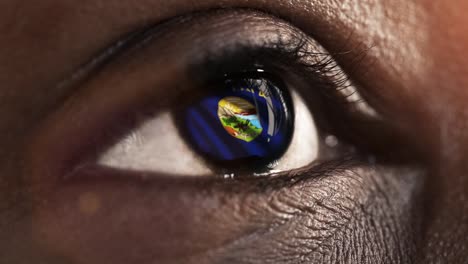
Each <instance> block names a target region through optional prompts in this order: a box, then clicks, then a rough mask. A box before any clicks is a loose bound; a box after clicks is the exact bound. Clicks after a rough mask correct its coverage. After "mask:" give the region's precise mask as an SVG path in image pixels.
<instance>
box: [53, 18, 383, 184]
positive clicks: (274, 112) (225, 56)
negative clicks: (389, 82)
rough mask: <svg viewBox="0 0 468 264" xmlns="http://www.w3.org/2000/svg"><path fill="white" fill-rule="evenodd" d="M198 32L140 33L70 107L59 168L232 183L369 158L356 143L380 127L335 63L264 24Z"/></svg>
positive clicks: (280, 25) (295, 36)
mask: <svg viewBox="0 0 468 264" xmlns="http://www.w3.org/2000/svg"><path fill="white" fill-rule="evenodd" d="M216 16H220V15H219V14H216V13H215V14H212V16H211V18H210V19H213V17H216ZM223 19H224V21H223V23H225V24H229V23H230V22H232V21H230V19H232V17H230V16H228V18H227V19H226V18H223ZM204 20H208V19H207V18H206V17H203V16H200V17H199V16H197V15H195V16H193V17H190V18H189V19H187V18H182V19H174V20H172V21H169V22H166V23H164V24H163V25H160V26H158V27H156V29H149V30H145V31H143V32H140V33H139V34H137V35H136V36H133V37H132V41H131V42H132V43H133V42H135V43H138V44H132V45H133V46H131V45H130V46H131V47H129V48H128V49H127V50H125V51H123V52H122V54H119V55H120V58H117V59H116V60H117V63H115V64H116V65H117V66H114V67H109V68H110V69H107V70H104V71H102V72H101V73H100V74H99V75H98V76H97V78H96V79H95V80H93V79H91V80H90V82H89V86H90V87H89V88H87V89H84V91H82V92H81V94H78V95H77V96H75V97H74V98H73V99H74V100H72V101H71V103H70V104H68V105H67V106H70V107H71V109H72V110H70V111H69V112H68V113H67V114H70V113H71V114H70V115H73V118H74V119H75V121H78V122H79V124H80V126H79V127H77V126H75V125H74V124H71V125H70V126H68V128H66V129H70V128H71V129H73V128H74V129H75V130H74V131H70V134H72V135H73V134H74V135H76V140H77V142H78V143H77V146H76V148H75V150H74V151H71V152H70V151H69V152H68V153H65V155H69V157H67V158H66V161H67V163H68V164H66V165H63V164H62V165H63V167H67V169H68V170H69V171H71V172H72V173H76V172H79V173H87V172H89V171H93V173H94V174H96V170H97V171H108V172H109V171H113V172H119V173H128V174H134V175H145V177H146V176H147V175H154V174H163V175H166V176H207V175H212V176H221V177H224V178H226V177H228V178H231V177H245V176H247V177H249V176H272V175H292V174H294V173H295V172H297V171H300V170H305V169H311V168H313V167H318V166H319V165H320V164H324V163H326V162H330V161H339V160H343V159H349V158H350V157H352V158H356V157H359V158H362V156H360V155H363V153H366V154H365V155H373V154H372V153H373V152H371V151H373V149H372V148H373V147H374V146H372V140H368V141H366V142H365V143H363V142H364V140H362V138H363V137H366V133H367V134H371V133H372V132H373V131H372V130H369V128H370V129H374V128H375V127H379V124H380V123H381V119H380V116H379V115H378V114H377V112H376V111H375V110H374V109H373V108H372V107H371V106H370V105H369V104H367V103H366V101H365V100H364V98H362V96H361V95H360V93H359V90H358V89H357V87H356V86H355V85H354V84H353V82H352V81H351V80H350V78H349V77H348V76H347V73H346V72H345V71H343V70H342V69H341V68H340V66H339V65H338V63H337V62H336V61H335V58H334V56H333V54H330V53H328V52H327V51H326V50H325V49H324V48H323V47H321V46H320V45H319V44H318V43H317V42H316V41H314V40H313V39H312V38H310V37H309V36H307V35H305V34H304V33H303V32H301V31H300V30H298V29H296V28H294V27H292V26H290V25H289V24H288V23H286V22H284V21H281V20H276V19H273V18H271V17H267V19H263V18H258V17H255V16H248V15H246V16H245V19H244V20H242V24H243V27H240V29H239V28H238V27H236V26H235V25H232V27H231V29H230V30H232V28H234V30H233V31H234V33H235V35H234V36H229V35H228V34H227V33H226V31H223V30H221V29H220V27H223V26H219V27H214V26H213V27H212V28H210V27H208V30H207V33H206V34H203V35H200V36H193V32H198V31H201V28H200V27H201V25H202V24H203V23H205V22H204ZM221 24H222V23H221ZM222 25H223V24H222ZM184 27H186V28H191V30H185V31H184V30H182V32H181V33H180V36H177V37H179V39H178V41H179V42H180V43H179V44H177V45H174V46H173V47H168V46H164V41H162V40H164V39H168V38H169V39H170V38H174V37H175V36H174V35H175V34H174V33H173V31H172V28H174V30H175V28H178V29H179V28H184ZM224 27H227V26H226V25H224ZM247 27H251V28H250V29H249V30H245V29H246V28H247ZM223 29H224V28H223ZM169 32H170V33H169ZM227 32H229V30H227ZM194 39H195V40H194ZM192 42H193V44H192ZM210 45H211V46H210ZM117 57H118V56H117ZM125 60H126V61H125ZM122 65H124V66H122ZM141 65H143V66H141ZM130 66H132V68H131V67H130ZM118 67H121V69H117V68H118ZM122 68H123V69H122ZM116 72H120V75H117V73H116ZM96 84H99V86H101V87H100V88H96V87H94V86H96ZM96 91H98V92H96ZM77 98H78V99H77ZM80 98H86V99H80ZM78 100H88V101H87V102H86V103H84V104H83V103H81V102H80V103H79V104H74V103H75V101H78ZM83 105H86V109H85V111H83V109H84V107H83ZM75 106H76V107H75ZM73 108H76V109H73ZM91 108H96V110H93V112H92V113H91V112H90V111H89V112H86V110H89V109H91ZM73 112H76V113H73ZM83 113H86V114H85V115H83V116H82V117H81V116H80V114H83ZM358 122H359V126H358V125H356V124H357V123H358ZM358 127H359V128H358ZM355 128H356V129H355ZM363 128H364V129H363ZM379 128H381V127H379ZM346 129H347V130H346ZM365 130H367V131H365ZM356 138H360V139H358V140H356ZM359 140H361V141H360V142H358V141H359ZM361 143H362V144H361ZM359 144H361V145H359ZM379 147H380V148H381V146H379ZM386 147H388V146H386ZM70 153H71V154H70ZM369 153H371V154H369ZM372 159H373V158H372ZM64 173H65V174H67V173H68V174H69V172H64Z"/></svg>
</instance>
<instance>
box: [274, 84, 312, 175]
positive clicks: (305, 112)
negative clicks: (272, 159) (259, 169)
mask: <svg viewBox="0 0 468 264" xmlns="http://www.w3.org/2000/svg"><path fill="white" fill-rule="evenodd" d="M291 97H292V99H293V103H294V112H295V115H296V116H295V120H294V124H295V125H294V126H295V127H294V133H293V138H292V140H291V143H290V145H289V148H288V150H287V151H286V153H285V154H284V155H283V156H282V157H281V158H280V159H279V160H278V161H277V162H276V164H275V165H276V166H275V167H274V168H273V172H276V171H277V172H281V171H286V170H293V169H298V168H302V167H305V166H307V165H309V164H310V163H312V162H313V161H315V160H316V159H317V157H318V154H319V153H318V150H319V137H318V131H317V127H316V126H315V122H314V118H313V117H312V113H311V112H310V110H309V108H308V107H307V105H306V103H305V102H304V100H303V99H302V97H301V96H300V95H299V94H297V93H296V92H294V91H293V92H292V94H291Z"/></svg>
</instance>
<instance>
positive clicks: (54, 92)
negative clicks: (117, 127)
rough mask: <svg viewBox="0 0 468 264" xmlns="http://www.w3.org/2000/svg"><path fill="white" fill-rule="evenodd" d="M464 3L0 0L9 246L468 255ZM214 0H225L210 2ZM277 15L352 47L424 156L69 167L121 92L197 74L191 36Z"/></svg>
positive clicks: (423, 259)
mask: <svg viewBox="0 0 468 264" xmlns="http://www.w3.org/2000/svg"><path fill="white" fill-rule="evenodd" d="M467 8H468V4H467V3H465V2H463V1H458V0H457V1H439V2H435V1H423V0H411V1H405V0H395V1H386V0H366V1H358V0H347V1H332V0H329V1H327V0H325V1H315V0H297V1H281V0H274V1H271V0H268V1H261V0H250V1H247V0H245V1H241V0H239V1H237V0H225V1H214V0H213V1H211V0H200V1H186V0H176V1H158V0H141V1H126V0H125V1H95V0H85V1H68V0H65V1H59V0H43V1H40V2H34V3H30V2H27V1H13V0H5V1H2V3H0V14H1V15H0V19H1V21H2V23H0V40H1V41H0V45H1V48H0V61H1V62H3V63H1V65H0V83H2V85H1V86H0V120H1V121H0V135H2V136H1V137H0V175H1V176H0V193H1V194H0V198H1V199H0V236H1V237H2V239H1V241H0V263H3V262H5V263H31V262H32V261H33V260H34V261H35V262H37V263H41V262H43V263H90V264H94V263H463V262H464V261H466V258H468V250H467V249H466V245H467V244H468V241H467V234H468V224H467V223H468V221H467V218H468V205H467V202H466V201H467V191H466V190H467V187H468V179H467V176H466V173H465V172H466V171H467V169H468V168H466V162H465V156H466V154H467V153H468V133H467V132H466V129H465V128H466V124H465V122H466V119H467V114H466V106H465V105H466V104H465V102H466V101H467V100H468V92H467V91H466V89H464V87H466V86H467V85H468V73H467V71H468V70H467V69H468V61H467V59H466V56H465V53H464V52H463V51H464V50H465V49H467V48H468V35H467V34H466V33H465V29H464V28H465V26H464V25H466V23H467V22H468V21H466V20H467V18H466V16H465V15H464V13H463V11H464V10H467ZM215 9H223V10H224V9H225V12H220V13H214V15H208V14H211V12H214V11H213V10H215ZM238 9H239V10H240V9H242V11H239V10H238ZM210 10H211V11H210ZM236 10H237V11H236ZM254 10H255V11H254ZM193 12H199V14H200V15H199V16H197V17H196V18H193V20H189V22H190V21H193V23H191V22H190V23H188V22H185V23H187V24H183V22H181V24H177V23H174V24H172V25H166V26H163V29H162V30H161V31H162V32H163V33H158V34H159V35H157V36H155V37H153V38H152V39H151V40H150V41H149V43H148V44H147V46H145V47H144V48H143V49H138V50H135V51H134V52H131V53H128V54H124V55H121V52H115V53H117V54H116V55H115V56H114V55H113V50H112V49H110V50H109V47H111V46H112V47H114V49H119V47H120V46H119V43H121V42H118V41H119V40H122V39H125V36H128V35H129V34H131V33H132V32H137V31H139V30H142V29H143V28H146V27H148V26H151V25H158V24H160V23H161V22H162V21H166V20H168V19H171V18H174V17H178V16H186V15H189V14H191V13H193ZM280 21H286V22H287V23H288V24H290V25H292V27H294V28H295V29H294V30H296V29H297V31H301V32H303V33H304V34H305V35H307V36H308V38H311V39H313V40H314V41H316V42H317V43H319V44H320V45H321V46H322V47H323V49H324V50H326V51H328V52H329V53H330V54H339V56H338V55H337V56H335V59H336V60H337V63H338V64H339V65H340V66H341V67H342V68H343V69H344V71H346V72H347V73H348V74H349V75H350V78H351V79H353V81H354V82H355V83H356V84H358V86H359V87H360V93H362V94H363V97H364V98H365V99H366V101H368V103H369V104H370V105H372V106H373V107H374V108H375V109H376V110H377V111H378V112H379V113H381V114H382V116H384V117H385V121H386V123H388V124H389V125H388V126H389V127H391V128H392V129H393V130H394V131H398V135H399V137H403V138H404V139H405V140H404V141H403V142H406V143H405V144H403V143H402V144H401V145H397V147H395V146H393V147H394V148H397V149H398V150H399V152H402V153H405V152H406V153H414V154H412V155H411V158H404V159H405V162H388V161H382V162H380V161H378V162H377V163H376V164H372V166H370V165H369V164H366V163H359V162H350V164H347V163H346V164H340V165H339V166H338V165H333V164H326V165H324V167H323V168H320V169H319V170H314V171H313V172H300V173H298V174H299V176H298V177H296V178H293V180H292V181H288V182H285V181H283V180H282V179H281V177H279V178H271V179H270V178H265V179H260V180H246V181H233V182H225V181H218V180H214V179H210V178H209V179H190V180H188V179H185V178H177V179H174V178H170V177H162V176H163V175H159V176H161V177H158V175H156V174H152V175H150V176H151V179H150V180H146V181H134V180H128V179H127V178H125V177H122V178H120V177H114V176H116V175H110V176H111V177H107V178H105V177H95V178H93V179H89V177H88V178H85V179H76V180H71V181H67V182H66V183H62V182H61V181H59V180H58V177H56V176H58V175H59V174H61V173H63V172H62V171H61V168H60V166H61V163H60V162H62V160H65V159H66V158H67V157H68V156H67V155H69V152H70V149H76V148H78V147H76V146H78V145H81V144H82V143H83V142H82V138H83V139H85V138H91V139H90V140H89V141H92V138H93V135H94V134H93V133H97V132H95V131H100V129H99V128H100V127H99V126H98V124H99V125H101V126H104V125H103V124H107V123H106V122H111V121H109V120H108V118H107V117H109V116H111V117H114V116H118V115H119V113H120V112H118V111H117V110H115V109H123V108H133V107H136V106H139V105H140V101H139V100H140V98H146V97H154V98H161V97H163V96H168V95H167V94H165V91H164V90H163V88H164V87H177V85H180V86H184V85H186V83H190V80H186V79H185V78H184V77H185V75H184V74H183V73H184V72H185V68H184V67H185V65H186V64H189V62H190V61H189V59H190V58H191V57H190V56H189V55H187V54H197V53H201V50H202V48H203V47H208V48H210V49H215V47H210V46H209V45H213V46H216V45H215V44H218V46H222V45H225V43H226V42H228V41H230V40H233V39H242V40H244V39H253V40H255V39H258V38H260V37H262V36H263V37H264V39H270V38H269V36H270V35H269V34H270V33H271V32H276V31H275V30H278V29H279V30H283V32H285V34H288V33H290V34H291V35H293V34H292V33H291V32H292V31H294V30H292V29H290V28H288V27H281V26H280V25H281V23H283V22H280ZM181 25H185V26H181ZM271 34H272V33H271ZM214 36H216V37H214ZM271 39H274V38H271ZM116 43H117V44H116ZM193 43H204V44H205V45H201V44H199V45H195V44H193ZM249 43H250V42H249ZM123 49H124V48H123ZM364 50H365V56H361V55H362V54H363V51H364ZM103 51H108V52H109V54H111V55H109V56H108V57H109V58H107V57H106V53H105V52H104V55H103ZM163 51H164V52H163ZM100 56H101V57H100ZM103 57H106V58H105V59H102V58H103ZM356 58H359V63H356ZM102 61H105V63H103V62H102ZM181 76H182V77H181ZM150 85H154V87H157V88H155V89H154V90H148V89H147V90H145V89H144V88H138V89H136V88H135V90H134V89H133V87H149V86H150ZM152 87H153V86H152ZM109 94H113V96H111V97H110V96H109V97H108V96H107V95H109ZM168 94H169V92H168ZM161 101H163V102H161V103H160V105H159V106H160V107H163V106H165V105H164V104H165V101H164V100H161ZM167 102H169V101H167ZM167 102H166V103H167ZM167 104H170V103H167ZM393 130H392V131H393ZM369 138H370V137H369ZM377 138H379V137H377ZM384 146H385V144H384ZM383 152H385V150H384V151H383ZM59 160H60V162H59ZM110 174H115V173H112V172H111V173H110ZM117 176H118V175H117ZM91 178H92V177H91ZM114 178H116V179H114Z"/></svg>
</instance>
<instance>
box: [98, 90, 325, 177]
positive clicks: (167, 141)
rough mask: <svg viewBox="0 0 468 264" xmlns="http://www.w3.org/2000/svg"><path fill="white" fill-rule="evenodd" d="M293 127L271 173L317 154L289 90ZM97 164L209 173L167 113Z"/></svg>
mask: <svg viewBox="0 0 468 264" xmlns="http://www.w3.org/2000/svg"><path fill="white" fill-rule="evenodd" d="M292 99H293V103H294V112H295V128H294V133H293V138H292V140H291V144H290V146H289V148H288V150H287V151H286V153H285V154H284V155H283V156H282V157H281V159H279V160H278V161H276V162H275V164H274V165H275V166H274V168H272V169H273V170H272V171H273V172H279V171H286V170H292V169H297V168H301V167H304V166H307V165H309V164H310V163H311V162H313V161H314V160H315V159H316V158H317V156H318V146H319V142H318V133H317V129H316V127H315V124H314V119H313V117H312V114H311V112H310V110H309V109H308V107H307V106H306V103H305V102H304V100H303V99H302V98H301V96H299V95H298V94H297V93H295V92H293V93H292ZM98 164H100V165H104V166H108V167H112V168H118V169H126V170H133V171H151V172H158V173H165V174H171V175H181V176H200V175H209V174H212V173H213V172H212V171H211V170H210V169H209V168H208V166H207V165H206V163H205V162H204V161H203V159H202V158H201V157H199V156H198V155H197V154H196V153H195V152H194V151H193V150H191V149H190V147H189V146H188V145H187V144H186V143H185V141H184V140H183V139H182V138H181V136H180V135H179V133H178V132H177V128H176V126H175V123H174V120H173V118H172V117H171V115H170V113H168V112H164V113H161V114H159V115H157V116H156V117H155V118H153V119H151V120H148V121H146V122H145V123H144V124H143V125H141V126H140V127H138V128H137V129H135V130H134V131H133V132H132V133H131V134H129V135H127V136H126V137H125V138H124V139H123V140H121V141H120V142H118V143H117V144H116V145H114V146H113V147H111V148H110V149H109V150H107V151H106V152H105V153H104V154H102V155H101V157H100V158H99V159H98Z"/></svg>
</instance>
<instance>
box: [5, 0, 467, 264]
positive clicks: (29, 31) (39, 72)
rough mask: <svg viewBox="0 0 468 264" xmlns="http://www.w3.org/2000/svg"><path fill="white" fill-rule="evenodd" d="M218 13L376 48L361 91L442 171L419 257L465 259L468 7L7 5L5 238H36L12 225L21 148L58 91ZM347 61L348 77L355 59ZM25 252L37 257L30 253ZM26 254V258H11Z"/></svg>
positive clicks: (430, 199) (151, 2)
mask: <svg viewBox="0 0 468 264" xmlns="http://www.w3.org/2000/svg"><path fill="white" fill-rule="evenodd" d="M215 7H250V8H255V9H259V10H265V11H267V12H270V13H273V14H276V15H278V16H280V17H283V18H285V19H286V20H288V21H291V22H292V23H293V24H294V25H296V26H297V27H299V28H301V29H302V30H303V31H305V32H307V33H308V34H310V35H312V36H314V37H315V38H316V39H317V40H318V41H319V42H321V43H322V44H323V45H324V46H325V47H326V48H327V49H328V50H330V51H333V50H340V49H341V48H342V47H344V46H360V45H363V46H369V47H372V49H371V50H370V52H369V55H368V56H367V57H366V60H369V61H372V63H373V66H374V67H372V68H371V69H367V71H366V72H365V73H364V72H363V73H362V74H358V76H357V77H356V78H357V81H358V82H359V83H362V84H364V85H365V86H366V89H367V91H368V92H367V93H368V94H369V95H370V96H369V97H370V98H371V100H373V101H374V104H380V105H382V106H384V107H382V108H383V109H385V111H386V112H387V114H388V115H389V116H390V117H392V118H395V119H397V120H398V122H399V125H400V126H401V128H402V129H404V130H406V131H407V132H408V134H409V135H412V136H414V137H413V138H414V140H417V141H419V145H420V146H421V148H422V149H423V152H424V153H425V154H426V155H427V157H428V160H430V164H431V167H430V172H431V173H430V176H429V177H428V179H427V184H425V191H424V195H425V197H424V199H423V200H424V205H425V206H424V207H423V209H421V210H417V212H416V213H415V216H414V217H416V218H421V219H422V221H423V223H424V225H423V228H421V230H418V231H417V232H418V233H417V234H416V235H415V236H416V237H417V238H418V241H417V244H418V245H417V246H418V255H419V259H420V260H421V263H430V262H433V263H440V262H443V263H462V262H463V261H465V260H466V259H467V258H468V250H467V248H466V245H467V244H468V239H467V237H468V236H467V235H468V221H467V219H468V203H467V202H466V201H467V200H468V197H467V195H468V193H467V190H468V178H467V176H466V173H465V172H466V171H467V169H468V168H466V167H467V165H466V162H464V161H465V157H466V155H467V154H468V132H467V130H466V120H467V118H468V111H467V109H466V103H465V102H467V101H468V90H467V89H466V87H468V59H467V56H466V53H465V52H464V51H465V50H467V49H468V34H466V30H465V26H466V25H467V23H468V18H467V16H466V15H465V14H464V11H466V10H468V3H466V2H465V1H462V0H454V1H425V0H394V1H384V0H364V1H358V0H346V1H332V0H330V1H326V0H324V1H314V0H293V1H281V0H265V1H261V0H238V1H237V0H224V1H219V0H213V1H211V0H201V1H185V0H174V1H157V0H141V1H130V0H128V1H127V0H124V1H121V0H120V1H113V0H109V1H95V0H83V1H69V0H43V1H33V2H31V1H17V0H3V1H2V2H1V3H0V62H1V64H0V83H1V85H0V120H1V121H0V135H1V137H0V175H2V177H3V178H2V179H1V180H0V190H2V195H4V196H5V198H3V199H1V200H2V202H0V205H1V207H0V208H9V209H5V210H3V212H2V213H0V216H2V217H1V220H0V234H2V233H4V234H8V235H9V236H8V237H12V238H15V237H16V240H18V241H19V242H18V244H21V239H27V238H25V237H27V235H23V236H21V235H17V234H20V233H25V232H26V233H27V231H25V230H27V229H28V228H29V226H30V225H28V224H27V223H24V222H21V221H18V223H17V224H12V223H13V222H16V219H18V217H19V216H18V214H20V213H19V212H16V211H19V209H18V208H19V207H27V206H28V204H27V201H24V200H22V199H23V198H22V196H15V190H17V189H18V188H20V187H17V186H22V185H23V182H21V181H22V180H21V177H20V175H19V174H20V173H19V171H21V168H22V162H21V158H20V157H21V155H22V153H21V151H22V150H23V149H24V146H22V143H23V142H26V140H25V138H27V137H28V134H27V133H28V131H30V130H31V129H32V128H33V127H34V125H35V124H37V123H38V120H41V119H42V118H44V117H45V116H46V114H47V113H48V111H49V110H50V109H52V108H53V107H54V106H55V105H56V104H60V99H61V98H63V96H65V95H66V94H67V92H68V91H67V90H66V88H64V87H63V86H58V85H57V83H59V82H60V81H61V80H63V79H65V78H67V77H68V76H70V74H72V72H73V71H74V70H75V69H76V68H77V67H78V66H80V65H82V64H83V63H85V62H87V61H89V60H90V58H92V56H94V55H96V54H97V52H98V51H100V50H102V49H103V48H105V47H106V46H108V45H109V44H111V43H113V42H114V41H115V40H116V39H118V38H119V37H120V36H122V35H124V34H126V33H128V32H131V31H132V30H135V29H136V28H138V27H141V26H144V25H147V24H150V23H156V22H158V21H161V20H164V19H166V18H170V17H173V16H175V15H180V14H185V13H188V12H191V11H195V10H205V9H209V8H215ZM342 63H343V64H344V67H346V59H344V60H343V62H342ZM11 200H14V204H15V205H18V204H21V205H22V206H19V205H18V206H14V207H10V206H9V205H10V203H8V202H6V201H11ZM2 203H5V204H4V205H3V204H2ZM13 226H14V228H12V227H13ZM2 237H3V236H2ZM359 243H363V242H359ZM402 243H403V242H402ZM1 244H2V243H0V245H1ZM15 245H17V244H15ZM5 246H6V245H5ZM19 248H21V247H19ZM1 250H2V249H0V252H1ZM22 250H27V251H34V250H36V249H35V248H34V246H28V247H25V248H23V249H22ZM15 251H18V248H17V249H16V250H12V251H10V254H15V253H13V252H15ZM16 254H17V255H18V252H16ZM0 255H2V254H0ZM12 259H13V258H12Z"/></svg>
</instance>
